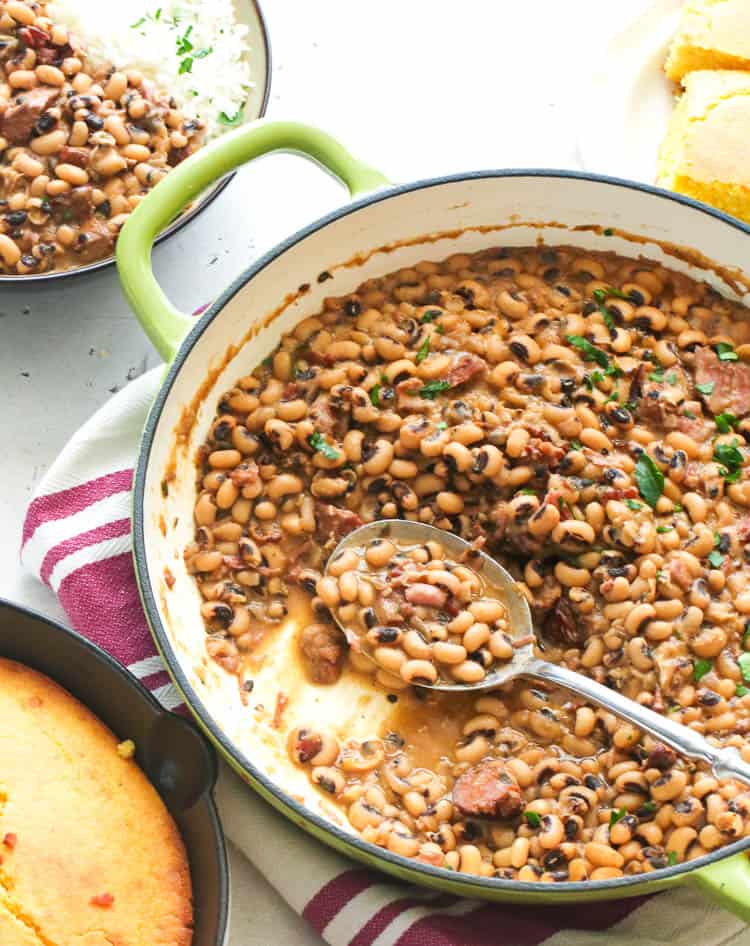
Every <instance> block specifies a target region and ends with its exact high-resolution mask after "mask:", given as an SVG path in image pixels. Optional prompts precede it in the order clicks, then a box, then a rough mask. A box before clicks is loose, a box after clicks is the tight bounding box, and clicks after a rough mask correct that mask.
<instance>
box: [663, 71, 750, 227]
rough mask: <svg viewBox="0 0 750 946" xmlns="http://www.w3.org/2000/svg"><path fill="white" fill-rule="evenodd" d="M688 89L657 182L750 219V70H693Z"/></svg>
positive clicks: (686, 84)
mask: <svg viewBox="0 0 750 946" xmlns="http://www.w3.org/2000/svg"><path fill="white" fill-rule="evenodd" d="M683 85H684V87H685V92H684V94H683V96H682V98H681V99H680V101H679V103H678V104H677V107H676V108H675V110H674V112H673V114H672V118H671V120H670V123H669V127H668V129H667V135H666V137H665V139H664V142H663V143H662V146H661V150H660V152H659V162H658V168H657V183H658V184H660V185H661V186H662V187H666V188H669V189H670V190H674V191H677V192H678V193H680V194H687V195H688V196H689V197H695V198H696V199H697V200H702V201H704V202H705V203H707V204H711V205H712V206H713V207H718V208H719V210H724V211H726V213H729V214H732V215H734V216H735V217H739V218H740V219H741V220H747V221H750V159H749V158H748V151H747V142H748V138H749V137H750V72H740V71H737V70H735V71H727V70H718V71H714V70H704V71H700V72H691V73H690V74H689V75H687V76H685V79H684V81H683Z"/></svg>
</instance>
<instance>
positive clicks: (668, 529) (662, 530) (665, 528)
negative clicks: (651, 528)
mask: <svg viewBox="0 0 750 946" xmlns="http://www.w3.org/2000/svg"><path fill="white" fill-rule="evenodd" d="M673 528H674V526H657V527H656V531H657V532H658V533H659V534H660V535H663V534H664V533H665V532H671V531H672V529H673Z"/></svg>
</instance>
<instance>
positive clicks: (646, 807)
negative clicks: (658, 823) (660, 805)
mask: <svg viewBox="0 0 750 946" xmlns="http://www.w3.org/2000/svg"><path fill="white" fill-rule="evenodd" d="M641 811H656V802H655V801H644V803H643V804H642V805H641Z"/></svg>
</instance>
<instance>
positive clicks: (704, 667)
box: [693, 660, 713, 683]
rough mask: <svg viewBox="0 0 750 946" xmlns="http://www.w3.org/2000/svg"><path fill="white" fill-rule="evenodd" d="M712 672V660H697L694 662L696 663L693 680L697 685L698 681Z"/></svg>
mask: <svg viewBox="0 0 750 946" xmlns="http://www.w3.org/2000/svg"><path fill="white" fill-rule="evenodd" d="M711 670H713V664H712V663H711V661H710V660H696V661H694V663H693V680H695V681H696V683H697V682H698V680H701V679H702V678H703V677H705V676H706V674H707V673H710V672H711Z"/></svg>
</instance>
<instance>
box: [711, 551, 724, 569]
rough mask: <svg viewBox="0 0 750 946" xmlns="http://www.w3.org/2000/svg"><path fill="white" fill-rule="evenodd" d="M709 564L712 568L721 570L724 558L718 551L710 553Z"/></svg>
mask: <svg viewBox="0 0 750 946" xmlns="http://www.w3.org/2000/svg"><path fill="white" fill-rule="evenodd" d="M708 563H709V565H710V566H711V567H712V568H721V566H722V565H723V564H724V556H723V555H722V554H721V552H720V551H719V550H718V549H714V550H713V552H709V553H708Z"/></svg>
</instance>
